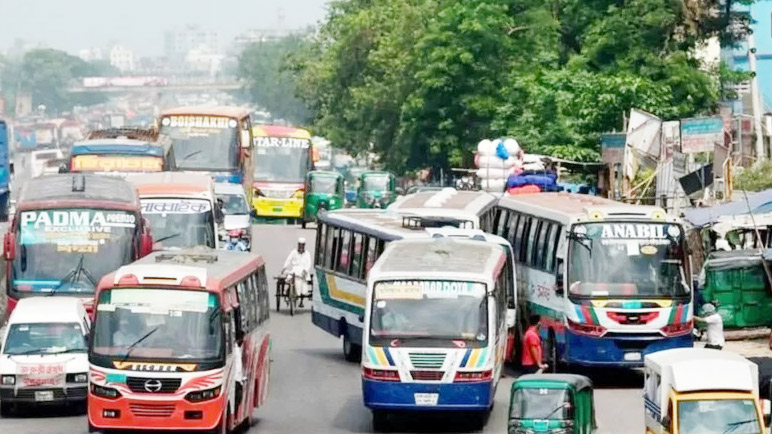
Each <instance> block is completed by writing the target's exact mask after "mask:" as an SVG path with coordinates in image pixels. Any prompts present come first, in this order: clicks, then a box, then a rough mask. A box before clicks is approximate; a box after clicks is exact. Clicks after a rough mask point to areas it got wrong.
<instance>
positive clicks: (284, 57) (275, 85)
mask: <svg viewBox="0 0 772 434" xmlns="http://www.w3.org/2000/svg"><path fill="white" fill-rule="evenodd" d="M306 45H307V43H306V41H305V36H304V35H290V36H287V37H284V38H281V39H279V40H276V41H267V42H260V43H255V44H252V45H250V46H249V47H247V48H246V49H245V50H244V52H243V53H242V54H241V56H240V57H239V63H238V66H237V70H236V71H237V74H238V76H239V77H240V78H242V79H243V80H244V81H245V82H246V88H247V92H248V93H249V96H250V98H251V99H252V101H254V102H255V103H257V104H259V105H260V106H261V107H264V108H265V109H267V110H268V111H269V112H271V114H272V116H273V117H274V118H282V119H286V120H289V121H290V122H292V123H295V124H298V125H304V124H307V123H308V122H309V121H310V113H309V111H308V110H307V109H306V107H305V105H304V104H303V102H301V101H300V100H299V99H298V98H297V97H296V96H295V94H296V90H295V81H294V80H293V77H292V73H291V71H288V70H287V67H288V64H287V62H288V59H289V56H290V55H291V54H292V53H299V52H301V50H303V49H304V47H305V46H306Z"/></svg>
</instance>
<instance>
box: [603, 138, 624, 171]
mask: <svg viewBox="0 0 772 434" xmlns="http://www.w3.org/2000/svg"><path fill="white" fill-rule="evenodd" d="M626 140H627V134H625V133H606V134H602V135H601V136H600V149H601V159H602V161H603V162H604V163H606V164H617V163H620V164H621V163H622V162H623V161H624V156H625V142H626Z"/></svg>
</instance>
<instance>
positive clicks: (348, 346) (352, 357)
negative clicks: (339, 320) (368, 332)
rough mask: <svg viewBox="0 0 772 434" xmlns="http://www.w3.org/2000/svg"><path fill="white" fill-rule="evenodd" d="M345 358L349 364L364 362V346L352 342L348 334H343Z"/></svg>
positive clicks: (345, 332)
mask: <svg viewBox="0 0 772 434" xmlns="http://www.w3.org/2000/svg"><path fill="white" fill-rule="evenodd" d="M343 357H344V358H345V359H346V361H347V362H352V363H359V362H361V361H362V346H361V345H357V344H355V343H353V342H351V339H349V337H348V332H347V331H344V332H343Z"/></svg>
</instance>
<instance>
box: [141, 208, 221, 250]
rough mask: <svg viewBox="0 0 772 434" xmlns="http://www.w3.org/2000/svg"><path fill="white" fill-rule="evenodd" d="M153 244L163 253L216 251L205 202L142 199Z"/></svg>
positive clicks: (212, 223)
mask: <svg viewBox="0 0 772 434" xmlns="http://www.w3.org/2000/svg"><path fill="white" fill-rule="evenodd" d="M140 202H141V203H142V215H143V216H144V217H145V218H147V219H148V220H149V221H150V232H151V234H152V235H153V240H154V241H155V242H157V243H160V244H161V246H162V247H163V248H164V249H168V248H186V247H195V246H208V247H212V248H215V238H214V237H215V233H214V213H213V211H212V204H211V202H209V201H208V200H204V199H175V198H168V199H141V200H140Z"/></svg>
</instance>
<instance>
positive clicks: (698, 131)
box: [681, 116, 724, 154]
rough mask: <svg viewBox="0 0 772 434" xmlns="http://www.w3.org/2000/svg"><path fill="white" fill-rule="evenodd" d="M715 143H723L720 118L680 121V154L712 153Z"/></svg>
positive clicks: (722, 126) (722, 123) (722, 124)
mask: <svg viewBox="0 0 772 434" xmlns="http://www.w3.org/2000/svg"><path fill="white" fill-rule="evenodd" d="M717 143H718V144H723V143H724V120H723V119H722V118H721V116H714V117H709V118H691V119H682V120H681V152H683V153H684V154H696V153H700V152H713V148H714V147H715V146H716V144H717Z"/></svg>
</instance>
